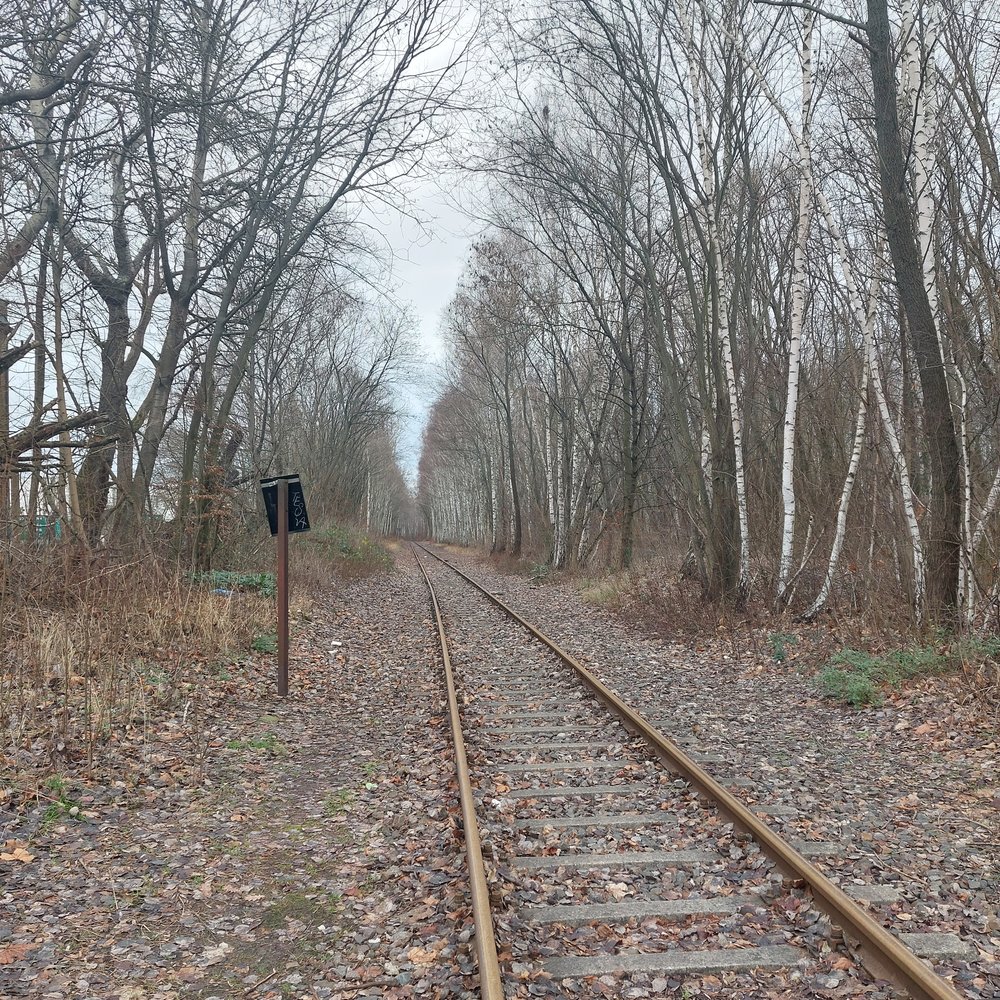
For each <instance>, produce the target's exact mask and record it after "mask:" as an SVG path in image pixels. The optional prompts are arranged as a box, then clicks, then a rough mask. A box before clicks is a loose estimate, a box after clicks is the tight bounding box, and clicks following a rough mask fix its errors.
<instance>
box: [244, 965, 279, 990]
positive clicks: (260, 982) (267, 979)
mask: <svg viewBox="0 0 1000 1000" xmlns="http://www.w3.org/2000/svg"><path fill="white" fill-rule="evenodd" d="M277 974H278V970H277V969H275V970H274V972H272V973H271V975H269V976H265V977H264V978H263V979H258V980H257V982H255V983H254V984H253V986H250V987H248V988H247V989H245V990H244V991H243V995H244V996H245V997H248V996H250V994H251V993H253V991H254V990H256V989H259V988H260V987H261V986H263V985H264V983H267V982H270V980H272V979H274V977H275V976H276V975H277Z"/></svg>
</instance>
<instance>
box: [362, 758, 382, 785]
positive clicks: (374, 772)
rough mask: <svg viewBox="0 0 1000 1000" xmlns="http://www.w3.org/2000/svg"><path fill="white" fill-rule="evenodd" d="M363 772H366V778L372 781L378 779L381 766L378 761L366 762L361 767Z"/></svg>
mask: <svg viewBox="0 0 1000 1000" xmlns="http://www.w3.org/2000/svg"><path fill="white" fill-rule="evenodd" d="M361 770H362V771H363V772H364V775H365V777H366V778H367V779H368V780H369V781H371V780H373V779H374V778H377V777H378V772H379V764H378V761H374V760H366V761H365V762H364V764H362V765H361Z"/></svg>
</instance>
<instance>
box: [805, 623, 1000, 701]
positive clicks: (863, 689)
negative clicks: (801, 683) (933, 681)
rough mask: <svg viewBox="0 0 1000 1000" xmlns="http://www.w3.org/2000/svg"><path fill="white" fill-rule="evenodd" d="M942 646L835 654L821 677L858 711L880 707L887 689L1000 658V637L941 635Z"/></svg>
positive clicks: (830, 693) (823, 686)
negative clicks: (978, 662) (971, 663)
mask: <svg viewBox="0 0 1000 1000" xmlns="http://www.w3.org/2000/svg"><path fill="white" fill-rule="evenodd" d="M939 638H941V639H942V643H941V644H940V645H938V646H913V647H911V648H910V649H897V650H892V651H891V652H888V653H883V654H880V655H875V654H873V653H866V652H863V651H861V650H857V649H843V650H841V651H840V652H839V653H836V654H834V655H833V656H832V657H831V658H830V661H829V662H828V663H827V665H826V666H825V667H824V668H823V670H822V671H821V672H820V675H819V679H818V682H819V687H820V690H822V691H823V693H824V694H826V695H828V696H829V697H831V698H835V699H836V700H837V701H841V702H844V703H846V704H848V705H851V706H853V707H854V708H863V707H864V706H866V705H879V704H881V702H882V698H883V692H884V691H885V689H886V688H892V689H896V688H899V687H900V685H902V684H903V683H905V682H906V681H908V680H913V679H914V678H917V677H931V676H934V675H936V674H943V673H947V672H948V671H949V670H952V669H954V668H955V667H957V666H958V665H959V664H961V663H964V662H968V661H970V660H982V659H989V658H997V657H1000V637H998V636H985V637H983V636H963V637H961V638H952V639H951V640H950V641H949V640H948V639H947V636H946V635H941V636H939Z"/></svg>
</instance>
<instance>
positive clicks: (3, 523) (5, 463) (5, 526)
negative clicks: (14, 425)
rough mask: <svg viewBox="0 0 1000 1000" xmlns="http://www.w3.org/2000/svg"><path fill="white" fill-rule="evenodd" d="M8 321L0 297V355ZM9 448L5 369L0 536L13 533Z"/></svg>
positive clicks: (1, 381) (0, 398) (0, 379)
mask: <svg viewBox="0 0 1000 1000" xmlns="http://www.w3.org/2000/svg"><path fill="white" fill-rule="evenodd" d="M10 332H11V331H10V321H9V320H8V318H7V301H6V299H0V355H2V354H4V353H5V352H6V351H7V349H8V348H9V347H10ZM9 448H10V376H9V374H8V372H7V369H4V370H3V371H0V536H2V537H6V536H7V535H8V533H11V534H12V533H13V525H12V524H11V523H10V520H11V517H10V497H11V492H12V490H11V479H12V476H13V470H12V469H11V465H12V464H13V462H12V459H13V456H12V455H11V454H10V452H9Z"/></svg>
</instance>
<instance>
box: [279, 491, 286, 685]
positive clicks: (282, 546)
mask: <svg viewBox="0 0 1000 1000" xmlns="http://www.w3.org/2000/svg"><path fill="white" fill-rule="evenodd" d="M278 695H279V696H280V697H282V698H284V697H287V695H288V482H287V480H284V479H279V480H278Z"/></svg>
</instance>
